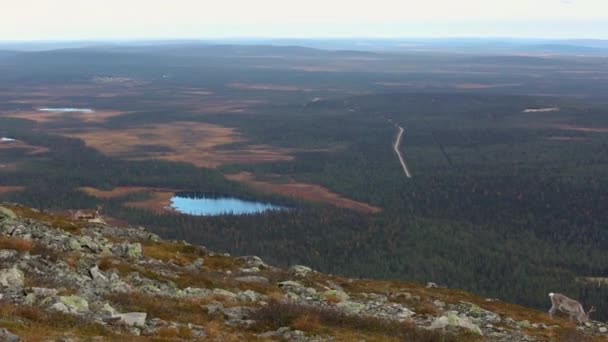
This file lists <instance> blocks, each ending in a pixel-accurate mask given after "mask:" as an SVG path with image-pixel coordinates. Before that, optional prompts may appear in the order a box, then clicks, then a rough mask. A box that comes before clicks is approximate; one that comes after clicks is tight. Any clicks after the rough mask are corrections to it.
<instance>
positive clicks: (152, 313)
mask: <svg viewBox="0 0 608 342" xmlns="http://www.w3.org/2000/svg"><path fill="white" fill-rule="evenodd" d="M107 299H108V300H109V301H111V302H112V303H113V305H116V307H118V308H120V310H122V311H124V312H130V311H136V312H147V313H148V317H149V318H160V319H163V320H168V321H174V322H180V323H185V324H187V323H192V324H197V325H205V324H206V323H207V322H209V321H210V320H211V318H210V317H209V316H208V315H207V313H206V312H204V310H203V309H201V305H204V304H208V303H209V302H210V299H208V298H182V299H176V298H170V297H163V296H152V295H147V294H143V293H139V292H131V293H114V294H110V295H108V296H107Z"/></svg>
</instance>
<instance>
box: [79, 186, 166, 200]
mask: <svg viewBox="0 0 608 342" xmlns="http://www.w3.org/2000/svg"><path fill="white" fill-rule="evenodd" d="M78 190H80V191H82V192H84V193H86V194H88V195H91V196H94V197H97V198H105V199H107V198H116V197H122V196H125V195H130V194H135V193H140V192H146V191H154V190H162V189H156V188H148V187H143V186H119V187H116V188H114V189H112V190H101V189H97V188H93V187H89V186H83V187H80V188H78Z"/></svg>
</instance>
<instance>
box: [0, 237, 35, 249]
mask: <svg viewBox="0 0 608 342" xmlns="http://www.w3.org/2000/svg"><path fill="white" fill-rule="evenodd" d="M33 248H34V242H33V241H32V240H25V239H19V238H12V237H8V236H0V249H14V250H16V251H19V252H29V251H31V250H32V249H33Z"/></svg>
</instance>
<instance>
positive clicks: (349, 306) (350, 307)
mask: <svg viewBox="0 0 608 342" xmlns="http://www.w3.org/2000/svg"><path fill="white" fill-rule="evenodd" d="M336 307H337V308H338V309H340V310H342V311H344V312H346V313H348V314H358V313H360V312H361V311H363V310H364V309H365V304H362V303H357V302H350V301H346V302H341V303H338V304H336Z"/></svg>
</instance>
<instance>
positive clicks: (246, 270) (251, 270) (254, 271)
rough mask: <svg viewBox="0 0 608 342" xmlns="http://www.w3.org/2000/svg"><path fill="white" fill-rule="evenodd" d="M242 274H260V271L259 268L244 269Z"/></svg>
mask: <svg viewBox="0 0 608 342" xmlns="http://www.w3.org/2000/svg"><path fill="white" fill-rule="evenodd" d="M241 272H243V273H260V269H259V268H257V267H249V268H243V269H242V270H241Z"/></svg>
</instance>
